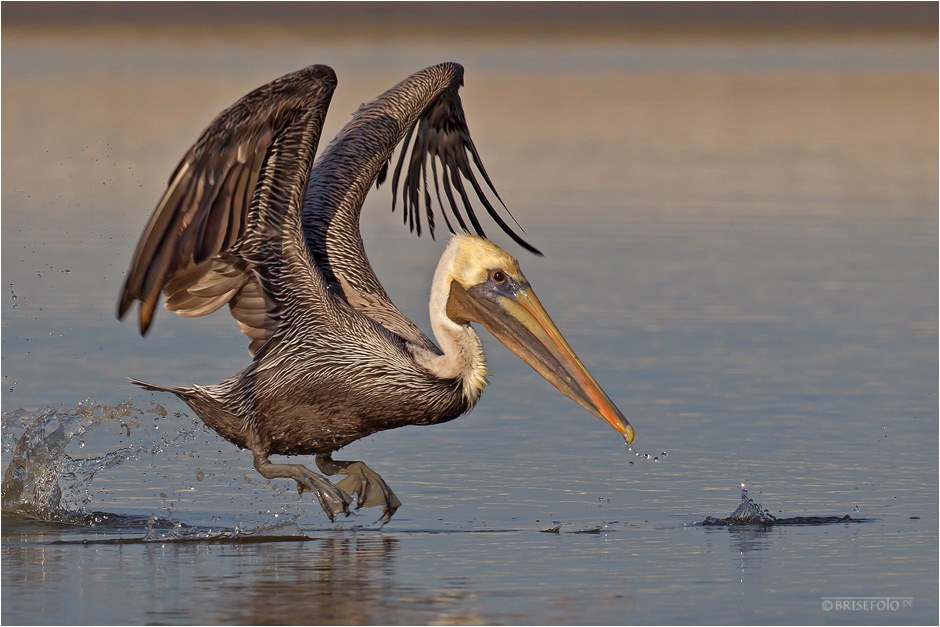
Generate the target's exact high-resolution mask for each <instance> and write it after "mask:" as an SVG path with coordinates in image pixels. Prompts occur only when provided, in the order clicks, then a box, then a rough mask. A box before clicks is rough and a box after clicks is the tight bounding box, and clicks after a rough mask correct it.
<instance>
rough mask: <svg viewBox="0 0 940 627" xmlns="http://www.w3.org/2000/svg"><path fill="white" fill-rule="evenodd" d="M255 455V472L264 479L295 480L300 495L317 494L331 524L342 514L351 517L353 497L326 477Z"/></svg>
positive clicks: (305, 468)
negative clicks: (350, 507) (305, 492)
mask: <svg viewBox="0 0 940 627" xmlns="http://www.w3.org/2000/svg"><path fill="white" fill-rule="evenodd" d="M254 455H255V470H257V471H258V472H259V473H261V476H262V477H265V478H267V479H293V480H294V481H296V482H297V492H298V493H300V494H303V493H304V491H307V492H313V493H314V494H316V495H317V499H318V500H319V501H320V506H321V507H322V508H323V511H324V512H326V515H327V516H329V517H330V522H333V519H334V518H336V515H337V514H339V513H340V512H342V513H344V514H346V515H347V516H349V504H350V503H352V497H351V496H350V495H349V494H348V493H346V492H345V491H343V488H341V487H339V486H335V485H333V484H332V483H330V481H329V480H328V479H327V478H326V477H322V476H320V475H318V474H317V473H315V472H313V471H312V470H310V469H308V468H307V467H306V466H303V465H301V464H272V463H271V462H270V461H269V460H268V456H267V455H265V454H262V453H255V454H254Z"/></svg>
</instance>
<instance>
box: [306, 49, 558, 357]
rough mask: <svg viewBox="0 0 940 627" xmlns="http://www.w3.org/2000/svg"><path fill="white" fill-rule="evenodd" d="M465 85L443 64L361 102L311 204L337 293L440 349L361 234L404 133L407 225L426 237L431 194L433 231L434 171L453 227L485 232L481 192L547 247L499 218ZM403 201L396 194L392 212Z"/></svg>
mask: <svg viewBox="0 0 940 627" xmlns="http://www.w3.org/2000/svg"><path fill="white" fill-rule="evenodd" d="M461 85H463V68H462V67H461V66H460V65H458V64H456V63H442V64H440V65H435V66H432V67H429V68H426V69H424V70H421V71H419V72H416V73H415V74H412V75H411V76H409V77H408V78H406V79H405V80H403V81H402V82H400V83H399V84H398V85H396V86H394V87H392V88H391V89H389V90H388V91H386V92H385V93H383V94H382V95H380V96H379V97H377V98H376V99H375V100H373V101H372V102H369V103H366V104H364V105H362V106H361V107H360V108H359V110H358V111H356V113H355V114H354V115H353V117H352V119H351V120H350V121H349V123H347V124H346V126H344V127H343V129H342V130H341V131H340V132H339V134H338V135H337V136H336V138H334V139H333V141H332V142H331V143H330V145H329V147H327V149H326V150H325V151H324V152H323V154H322V155H321V156H320V157H319V158H318V159H317V162H316V164H315V165H314V167H313V171H312V172H311V173H310V180H309V181H308V183H307V195H306V198H305V199H304V207H303V228H304V235H305V237H306V240H307V246H308V248H309V249H310V252H311V254H312V255H313V258H314V260H315V263H316V265H317V267H318V268H319V269H320V271H321V272H322V274H323V275H324V277H325V278H326V279H327V280H328V281H329V282H330V283H331V284H332V286H333V289H334V291H335V292H337V293H339V294H342V295H345V297H346V300H347V302H349V304H350V305H352V306H353V307H354V308H356V309H357V310H359V311H361V312H362V313H365V314H366V315H368V316H369V317H371V318H372V319H373V320H375V321H376V322H378V323H379V324H381V325H383V326H384V327H386V328H387V329H389V330H390V331H392V332H394V333H397V334H398V335H400V336H402V337H403V338H405V339H407V340H409V341H411V342H414V343H417V344H419V345H422V346H424V347H426V348H429V349H432V350H436V348H435V347H434V345H433V343H432V342H431V341H430V340H429V339H428V338H427V337H426V336H425V335H424V334H423V333H422V332H421V331H420V330H419V329H418V328H417V327H416V326H415V325H414V324H413V323H412V322H411V321H410V320H408V319H407V318H406V317H405V316H404V315H403V314H402V313H401V312H400V311H399V310H398V308H396V307H395V305H394V304H393V303H392V302H391V300H390V299H389V297H388V295H387V294H386V292H385V290H384V289H383V287H382V285H381V283H380V282H379V280H378V278H377V277H376V275H375V272H374V270H373V269H372V266H371V265H370V264H369V260H368V258H367V256H366V253H365V250H364V249H363V245H362V237H361V235H360V233H359V216H360V212H361V209H362V204H363V202H364V201H365V198H366V195H367V193H368V192H369V189H370V188H371V187H372V185H373V184H374V183H382V182H383V181H384V180H385V179H386V175H387V172H388V168H389V163H390V160H391V157H392V153H393V152H394V150H395V147H396V146H398V144H399V143H401V142H402V140H403V139H404V140H405V141H404V144H403V148H402V151H401V157H400V158H399V160H398V163H397V165H396V167H395V170H394V173H393V176H392V179H393V180H392V187H393V199H394V198H396V197H397V195H398V194H397V190H398V183H399V181H401V182H402V183H403V185H402V198H403V204H404V217H405V222H406V223H408V224H410V225H411V228H412V230H414V231H417V233H418V235H420V234H421V228H422V226H421V211H420V203H421V201H422V200H423V201H424V208H425V216H426V220H427V224H428V229H429V231H430V232H431V234H432V236H433V233H434V209H433V203H432V199H431V194H430V187H429V179H430V178H432V179H433V185H432V186H433V188H434V190H435V197H436V199H437V206H438V208H439V210H440V212H441V213H442V215H443V216H444V221H445V223H446V225H447V227H448V229H450V231H451V232H455V230H456V229H457V228H459V229H462V230H464V231H473V232H476V233H477V234H479V235H483V234H484V233H483V228H482V226H481V224H480V220H479V219H478V218H477V215H476V213H475V212H474V207H473V204H472V203H471V199H470V196H471V194H470V193H469V192H470V191H471V190H472V192H473V195H475V196H476V197H477V199H478V201H479V203H480V204H482V205H483V207H484V208H485V209H486V212H487V213H488V214H489V215H490V216H491V217H492V218H493V219H494V221H495V222H496V223H497V224H498V225H499V226H500V228H502V229H503V230H504V231H505V232H506V233H507V234H509V236H510V237H512V238H513V239H514V240H515V241H517V242H518V243H519V244H520V245H522V246H524V247H525V248H527V249H528V250H531V251H532V252H535V253H536V254H541V253H539V252H538V251H537V250H536V249H535V248H534V247H532V246H531V245H530V244H528V243H527V242H526V241H525V240H523V239H522V237H521V236H520V235H519V234H518V233H516V232H515V230H514V229H513V228H512V227H511V226H510V225H509V224H508V223H507V222H506V221H505V220H504V219H503V218H502V217H501V216H500V214H499V212H498V211H497V209H496V207H494V205H493V203H492V202H491V201H490V199H489V198H488V197H487V195H486V193H485V190H484V189H483V185H481V180H482V182H483V183H484V184H485V185H486V187H487V188H489V190H490V191H491V192H492V193H493V195H494V196H495V198H496V199H497V200H498V201H499V202H500V203H502V201H501V200H500V199H499V195H498V194H497V193H496V190H495V188H494V186H493V183H492V181H491V180H490V177H489V175H488V174H487V172H486V169H485V168H484V167H483V161H482V160H481V158H480V155H479V153H478V152H477V149H476V146H475V145H474V144H473V140H472V139H471V138H470V131H469V130H468V128H467V121H466V116H465V115H464V112H463V106H462V104H461V102H460V96H459V93H458V91H459V89H460V87H461ZM406 164H407V167H406ZM429 164H430V165H429ZM442 189H443V192H444V193H443V196H442V195H441V190H442ZM444 198H446V204H445V202H442V199H444ZM458 199H459V200H458ZM395 204H396V201H395V200H393V209H394V207H395ZM445 207H446V209H445ZM448 211H449V212H450V216H451V217H452V218H453V221H451V218H450V217H448ZM507 213H508V211H507Z"/></svg>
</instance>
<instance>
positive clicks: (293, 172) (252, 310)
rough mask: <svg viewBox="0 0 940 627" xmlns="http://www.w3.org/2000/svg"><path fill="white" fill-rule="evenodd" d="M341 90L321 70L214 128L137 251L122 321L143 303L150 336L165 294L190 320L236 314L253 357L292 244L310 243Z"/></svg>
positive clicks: (280, 86) (236, 108)
mask: <svg viewBox="0 0 940 627" xmlns="http://www.w3.org/2000/svg"><path fill="white" fill-rule="evenodd" d="M335 88H336V75H335V73H334V72H333V70H332V69H331V68H329V67H327V66H323V65H313V66H310V67H307V68H305V69H303V70H299V71H297V72H293V73H291V74H287V75H285V76H282V77H281V78H278V79H276V80H274V81H272V82H271V83H268V84H267V85H264V86H262V87H260V88H258V89H256V90H254V91H252V92H251V93H249V94H248V95H246V96H245V97H244V98H242V99H241V100H239V101H238V102H236V103H235V104H234V105H232V106H231V107H229V108H228V109H226V110H225V111H223V112H222V113H220V114H219V115H218V117H216V118H215V120H213V122H212V123H211V124H210V125H209V127H208V128H206V130H205V131H204V132H203V133H202V135H201V136H200V137H199V139H198V140H197V141H196V143H195V144H194V145H193V146H192V148H190V149H189V151H188V152H187V153H186V155H185V156H184V157H183V159H182V160H181V161H180V163H179V165H178V166H177V168H176V170H175V171H174V172H173V175H172V176H171V177H170V180H169V183H168V185H167V190H166V192H165V193H164V195H163V197H162V198H161V199H160V202H159V203H158V204H157V207H156V210H155V211H154V213H153V216H152V217H151V218H150V222H149V223H148V225H147V228H146V229H145V230H144V233H143V235H142V236H141V238H140V242H139V243H138V244H137V249H136V251H135V253H134V258H133V260H132V262H131V266H130V269H129V271H128V273H127V277H126V279H125V281H124V287H123V290H122V292H121V298H120V302H119V304H118V317H119V318H123V317H124V315H125V314H126V313H127V311H128V309H130V307H131V306H132V305H133V303H134V302H135V301H139V302H140V312H139V325H140V331H141V333H142V334H143V333H146V332H147V331H148V330H149V328H150V325H151V323H152V322H153V315H154V311H155V309H156V306H157V302H158V300H159V298H160V293H161V291H162V292H164V293H165V294H166V296H167V307H168V308H170V309H172V310H175V311H177V312H178V313H180V314H181V315H185V316H201V315H205V314H208V313H211V312H212V311H215V310H216V309H218V308H220V307H221V306H222V305H224V304H229V306H230V307H231V310H232V314H233V315H234V316H235V318H236V319H237V320H238V321H239V326H240V327H241V329H242V331H243V332H244V333H246V335H248V336H249V337H251V338H252V347H251V348H252V353H254V352H255V350H256V349H257V348H258V347H260V345H261V344H263V343H264V341H265V340H266V339H267V338H268V337H270V335H271V334H272V333H273V331H274V329H275V328H276V327H277V320H276V319H277V312H276V309H277V307H278V305H277V302H276V300H277V299H274V298H272V297H271V289H272V285H276V279H279V277H280V264H281V263H282V261H283V260H282V259H281V257H280V255H281V253H282V250H281V249H282V248H283V247H284V245H285V240H287V239H289V238H290V237H291V235H292V234H293V236H294V237H296V238H298V239H299V241H300V242H301V243H302V239H300V238H301V237H302V236H301V235H300V232H301V227H300V207H301V204H302V200H303V194H304V189H305V185H306V181H307V176H308V173H309V172H310V168H311V166H312V163H313V157H314V154H315V153H316V149H317V144H318V142H319V139H320V131H321V129H322V127H323V120H324V118H325V116H326V111H327V108H328V107H329V103H330V99H331V98H332V96H333V90H334V89H335ZM287 244H289V245H290V244H291V243H290V242H287ZM274 248H276V249H277V250H273V249H274ZM304 256H305V255H304ZM262 266H265V267H263V268H262ZM266 277H267V279H266Z"/></svg>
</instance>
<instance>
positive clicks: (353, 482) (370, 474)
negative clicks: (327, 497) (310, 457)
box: [317, 453, 401, 525]
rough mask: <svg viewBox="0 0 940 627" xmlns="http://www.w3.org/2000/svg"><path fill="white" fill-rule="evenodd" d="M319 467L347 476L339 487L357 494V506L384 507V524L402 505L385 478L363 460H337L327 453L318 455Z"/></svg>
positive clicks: (328, 471) (325, 470)
mask: <svg viewBox="0 0 940 627" xmlns="http://www.w3.org/2000/svg"><path fill="white" fill-rule="evenodd" d="M317 468H319V469H320V470H321V471H323V472H324V473H325V474H327V475H335V474H342V475H346V477H345V478H344V479H343V480H341V481H340V482H339V483H337V484H336V485H337V487H338V488H340V489H341V490H343V491H344V492H348V493H349V494H355V495H356V497H357V502H356V508H357V509H358V508H360V507H377V506H381V507H382V516H381V517H380V518H379V521H381V522H382V524H383V525H384V524H385V523H387V522H388V521H390V520H391V519H392V516H394V515H395V511H396V510H398V508H399V507H401V501H399V500H398V497H397V496H395V493H394V492H392V489H391V488H390V487H388V484H387V483H385V480H384V479H382V477H381V476H379V473H377V472H375V471H374V470H372V469H371V468H369V467H368V466H366V465H365V464H364V463H362V462H344V461H336V460H334V459H333V458H332V456H331V455H330V454H329V453H327V454H320V455H317Z"/></svg>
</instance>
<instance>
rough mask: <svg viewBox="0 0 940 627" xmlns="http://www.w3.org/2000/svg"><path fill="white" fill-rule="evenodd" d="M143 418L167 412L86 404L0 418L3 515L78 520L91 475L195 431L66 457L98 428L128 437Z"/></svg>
mask: <svg viewBox="0 0 940 627" xmlns="http://www.w3.org/2000/svg"><path fill="white" fill-rule="evenodd" d="M146 414H153V415H156V416H161V417H162V416H166V415H167V412H166V409H164V408H163V407H162V406H161V405H160V404H158V403H153V404H152V405H151V406H150V407H149V408H146V409H139V408H137V407H135V406H134V405H132V404H130V403H126V402H125V403H121V404H119V405H116V406H107V405H97V404H94V403H92V402H91V401H90V400H86V401H83V402H81V403H79V404H78V406H77V407H75V408H74V409H68V410H63V409H60V408H55V407H46V408H43V409H41V410H39V411H37V412H30V411H27V410H24V409H19V410H17V411H15V412H11V413H9V414H7V413H4V414H3V454H4V457H5V458H7V459H9V460H10V462H9V465H8V466H7V469H6V472H5V473H4V476H3V487H2V511H3V514H4V515H16V516H20V517H24V518H33V519H38V520H47V521H54V522H75V521H76V520H79V521H84V520H85V517H86V509H85V508H86V506H87V504H88V502H89V501H90V498H91V497H90V495H89V486H90V485H91V482H92V480H93V479H94V478H95V475H97V474H98V473H99V472H101V471H103V470H105V469H108V468H113V467H114V466H117V465H118V464H121V463H123V462H126V461H128V460H133V459H139V458H140V457H142V456H144V455H156V454H158V453H160V452H161V451H163V450H165V449H167V448H169V447H171V446H176V445H178V444H180V443H182V442H184V441H186V440H188V439H191V438H193V437H195V433H196V430H195V429H190V430H181V431H180V432H179V433H177V434H176V436H175V437H172V438H162V439H161V440H160V441H159V442H156V443H148V444H144V445H137V446H127V447H124V448H120V449H118V450H115V451H111V452H108V453H106V454H104V455H100V456H98V457H89V458H76V457H72V456H71V455H69V454H68V453H67V452H66V449H67V448H68V447H69V445H71V444H72V443H73V442H74V443H75V444H76V445H77V446H78V447H79V448H82V447H84V438H85V435H86V434H88V433H89V432H91V431H92V430H93V429H95V428H96V427H98V426H99V425H102V424H106V423H118V424H119V425H120V427H121V429H122V430H124V429H125V428H126V429H127V432H128V433H130V427H131V426H132V425H138V424H139V419H140V417H142V416H144V415H146ZM20 430H22V432H23V434H22V435H21V436H20V437H18V438H17V437H16V436H15V435H14V434H13V432H14V431H20Z"/></svg>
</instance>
